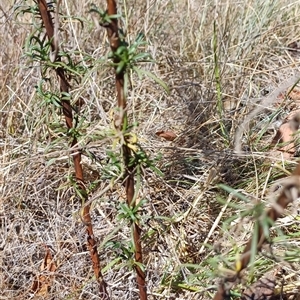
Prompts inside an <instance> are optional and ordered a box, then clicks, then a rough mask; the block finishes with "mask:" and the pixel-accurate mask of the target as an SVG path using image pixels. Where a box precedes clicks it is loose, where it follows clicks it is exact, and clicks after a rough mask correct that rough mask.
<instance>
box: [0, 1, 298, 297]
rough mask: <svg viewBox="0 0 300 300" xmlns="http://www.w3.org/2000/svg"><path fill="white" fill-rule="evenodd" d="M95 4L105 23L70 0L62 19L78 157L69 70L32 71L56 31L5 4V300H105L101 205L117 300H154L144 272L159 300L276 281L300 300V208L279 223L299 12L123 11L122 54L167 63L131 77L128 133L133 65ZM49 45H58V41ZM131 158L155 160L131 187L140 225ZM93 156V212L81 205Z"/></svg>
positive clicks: (266, 8) (1, 158) (294, 6)
mask: <svg viewBox="0 0 300 300" xmlns="http://www.w3.org/2000/svg"><path fill="white" fill-rule="evenodd" d="M92 4H94V5H95V6H96V7H98V8H101V9H102V10H103V11H104V12H105V10H106V6H107V2H106V1H98V0H97V1H93V2H91V1H85V2H80V1H66V0H62V1H61V3H60V14H59V15H58V16H57V17H58V18H59V25H60V26H59V30H58V36H59V39H58V41H59V47H60V49H61V52H64V53H67V54H68V55H69V56H70V58H71V60H72V63H73V64H74V70H76V72H77V73H78V74H77V73H76V74H75V73H73V75H72V76H69V77H68V78H67V79H68V80H69V82H70V89H69V93H70V95H69V96H70V98H68V99H70V103H71V105H72V107H73V108H74V119H73V122H74V124H76V126H78V127H77V128H76V129H78V132H77V131H76V138H77V142H78V143H76V145H73V147H72V148H71V147H70V145H71V142H72V139H71V138H72V137H73V136H72V135H70V132H68V131H67V129H66V128H65V119H64V115H63V112H62V108H61V106H60V96H61V94H60V93H61V91H60V87H59V84H58V82H59V81H58V77H57V75H56V72H57V66H56V67H55V66H51V68H50V67H49V68H48V69H47V70H46V71H45V70H44V67H45V64H43V63H41V62H39V61H37V59H36V57H35V56H34V55H32V54H33V53H35V54H36V52H34V51H36V50H35V49H34V48H33V46H34V42H33V40H32V36H33V35H37V34H39V28H40V26H41V24H42V22H41V20H40V19H38V18H36V17H35V18H34V17H33V15H32V14H31V13H27V12H26V13H24V12H25V10H26V9H27V8H30V7H31V8H32V7H34V5H35V3H34V1H21V0H20V1H14V2H13V1H9V0H4V1H2V2H1V4H0V27H1V30H0V41H1V43H0V49H1V53H2V55H1V56H0V67H1V68H0V75H1V76H0V82H1V84H0V89H1V93H0V114H1V115H0V116H1V118H0V122H1V124H0V125H1V126H0V268H1V271H0V298H1V299H102V298H101V295H99V290H98V286H97V280H96V278H95V274H94V270H93V265H92V262H91V257H90V255H89V248H88V246H87V244H86V241H87V236H86V231H85V226H86V225H87V224H86V222H85V218H84V217H85V216H84V215H83V214H82V207H83V205H84V202H85V201H86V202H88V203H89V204H90V205H91V207H90V215H91V224H92V226H93V233H94V236H93V237H94V239H95V242H96V246H97V250H98V254H99V259H100V265H101V272H102V275H103V278H104V280H105V282H106V284H107V287H106V288H107V292H108V294H109V296H110V298H111V299H120V300H121V299H140V293H139V286H138V285H137V283H136V271H137V270H139V268H140V270H142V271H145V274H146V279H145V281H146V286H147V297H148V299H174V300H175V299H212V298H213V297H214V295H215V293H216V291H217V290H218V286H219V283H220V282H222V279H223V278H225V277H226V276H229V275H232V274H236V272H239V271H241V274H239V275H240V277H239V280H237V281H236V282H235V285H234V286H232V288H231V292H230V293H231V294H230V297H231V299H239V298H240V297H241V295H242V293H243V290H245V289H247V288H248V287H249V286H250V290H251V285H252V283H254V282H257V280H258V279H259V278H261V277H263V278H265V277H264V276H267V277H268V276H269V277H270V278H272V280H274V287H272V288H271V291H272V293H273V294H274V295H277V296H276V297H280V293H281V294H282V296H283V297H288V296H289V297H290V299H297V298H296V296H295V295H297V294H298V292H299V291H298V288H299V285H300V278H299V275H298V273H299V268H300V265H299V254H300V253H299V218H298V205H299V204H298V202H297V200H296V199H293V200H295V201H293V204H292V205H289V206H288V207H287V209H286V210H285V211H284V212H283V211H280V213H284V215H283V218H279V219H278V220H277V221H276V222H275V223H273V222H269V221H270V220H269V219H268V218H267V217H266V214H265V212H266V210H267V209H268V208H270V207H277V206H276V204H274V203H275V202H276V197H277V196H278V195H280V193H281V192H282V191H283V190H282V186H284V187H285V186H286V184H285V183H284V182H283V181H282V180H284V178H285V177H287V176H289V175H291V173H292V172H293V169H294V168H295V166H296V164H297V162H298V158H297V156H298V153H299V146H298V145H299V142H298V137H297V133H294V137H295V140H294V141H293V148H294V149H295V152H294V153H292V155H291V154H290V153H288V155H286V154H287V153H284V152H283V151H282V149H285V148H284V146H285V145H284V146H283V145H275V144H274V143H272V141H273V139H274V136H275V135H276V133H277V130H278V128H279V127H280V126H281V124H282V122H283V120H285V119H286V118H287V116H289V114H290V113H292V112H293V111H295V110H296V109H299V107H298V106H299V100H300V97H299V99H298V98H297V96H295V95H294V94H293V95H292V94H291V95H289V93H288V91H287V90H288V89H289V88H291V87H292V86H293V85H294V84H295V83H297V80H298V78H300V75H299V73H300V72H299V59H300V52H299V51H300V47H298V43H299V42H300V36H299V25H300V23H299V14H300V9H299V3H298V2H297V1H288V0H277V1H256V0H249V1H229V0H227V1H225V0H220V1H210V0H206V1H195V0H173V1H171V0H166V1H163V0H157V1H150V0H147V1H142V0H136V1H129V0H128V1H117V8H118V14H119V15H120V16H119V19H118V26H119V28H121V29H122V32H120V38H121V39H124V41H126V42H127V43H128V44H129V46H130V45H132V44H133V43H134V41H136V40H137V39H136V38H137V37H138V36H142V37H143V39H144V41H145V43H140V44H139V47H138V50H137V52H138V53H146V52H147V53H149V54H150V55H151V57H152V58H153V60H151V61H149V60H147V61H139V62H138V63H137V64H136V65H135V66H138V67H139V68H140V69H141V70H144V73H143V74H142V75H141V74H139V73H137V72H134V71H133V69H128V70H130V71H128V73H127V75H128V79H126V80H127V81H126V84H127V85H126V84H125V88H126V92H127V99H126V100H127V104H126V109H125V111H126V114H127V121H128V128H126V130H125V131H126V132H125V131H124V132H123V131H122V130H123V129H124V127H123V126H121V127H122V128H120V126H119V128H118V126H116V122H117V118H116V116H118V114H120V110H119V108H118V106H117V95H116V87H115V83H116V80H115V79H116V78H115V77H116V73H117V70H118V66H116V63H119V61H118V60H116V59H115V56H114V57H113V59H111V58H110V57H112V56H111V54H110V52H111V51H112V50H111V43H110V40H109V38H111V37H110V36H109V33H108V32H107V26H106V27H105V26H104V27H103V24H99V22H98V23H97V22H96V23H95V17H94V15H93V14H92V13H90V12H89V11H90V9H91V7H94V6H92ZM53 6H54V10H53V12H54V11H55V7H56V1H54V3H53ZM52 16H53V18H55V14H54V13H53V14H52ZM98 21H99V17H98ZM104 25H105V24H104ZM141 34H142V35H141ZM39 38H40V39H41V40H43V39H44V40H45V41H47V37H46V31H45V30H44V29H43V30H42V31H41V32H40V35H39ZM49 51H50V50H49ZM57 55H61V53H60V54H59V53H57ZM149 57H150V56H149ZM145 60H146V59H145ZM62 61H63V62H66V61H67V59H66V56H65V57H63V58H62ZM113 63H115V65H114V64H113ZM43 70H44V71H43ZM74 72H75V71H74ZM45 92H47V93H45ZM50 93H51V94H50ZM53 95H54V96H53ZM47 101H48V102H47ZM253 111H255V113H252V114H251V112H253ZM75 112H76V113H75ZM247 116H248V119H247ZM249 116H250V117H249ZM241 124H242V125H241ZM119 125H120V124H119ZM241 126H242V127H241ZM116 128H117V129H118V130H117V129H116ZM122 143H123V144H122ZM124 145H127V146H128V147H129V148H130V149H131V150H130V151H132V152H131V153H136V152H138V151H137V149H142V150H143V151H144V152H142V153H144V154H145V155H146V156H145V157H144V158H143V159H145V161H142V158H141V160H140V161H139V162H138V163H139V166H141V168H140V169H138V168H137V167H136V168H133V169H132V170H131V171H132V173H130V174H129V175H131V174H133V173H134V172H135V173H134V176H135V186H134V191H135V195H134V200H135V203H136V206H134V207H131V208H130V209H131V210H130V209H129V210H128V207H130V204H131V203H126V201H127V200H128V198H127V197H126V188H125V187H124V184H125V185H126V178H128V176H129V175H128V173H126V172H125V171H124V170H125V169H126V166H124V162H123V158H124V156H122V155H123V154H124V153H123V152H122V151H124ZM122 149H123V150H122ZM280 149H281V150H280ZM236 150H238V151H236ZM279 150H280V151H279ZM78 151H80V153H81V155H82V157H81V166H82V169H83V173H84V174H83V175H84V189H85V190H86V192H87V194H88V200H87V199H82V198H81V197H80V195H79V194H78V191H77V193H76V188H77V185H76V180H74V178H75V177H76V176H75V171H74V162H73V156H74V153H75V154H76V153H78ZM139 153H140V152H139ZM124 168H125V169H124ZM129 169H130V168H129ZM126 170H127V171H128V169H126ZM137 170H139V171H137ZM124 174H127V175H126V176H125V177H124ZM296 198H297V197H296ZM126 199H127V200H126ZM127 204H128V205H127ZM126 205H127V206H126ZM135 208H136V211H135V212H134V214H133V215H132V214H131V212H132V211H133V210H134V209H135ZM276 209H278V210H280V208H278V207H277V208H276ZM128 215H129V216H130V217H131V219H130V218H128ZM135 218H136V219H135ZM133 219H134V221H132V220H133ZM256 221H257V222H256ZM133 224H138V225H139V228H140V229H141V233H140V234H141V235H140V238H139V239H138V240H139V241H140V242H141V243H140V244H141V247H142V252H143V262H142V264H136V260H135V251H136V244H135V243H134V239H133V237H132V235H133V232H134V230H133V229H132V228H133V227H132V226H131V225H133ZM256 224H260V226H261V228H263V231H264V233H265V235H266V242H265V243H264V245H263V246H262V249H261V251H259V253H256V248H255V247H254V246H253V247H252V248H251V249H250V250H251V251H250V252H251V253H250V259H249V260H250V262H249V265H248V266H247V268H245V270H243V271H242V270H240V269H239V267H240V266H239V265H238V263H236V262H239V261H240V260H239V259H240V255H241V253H242V252H243V249H244V247H245V245H246V244H247V242H248V240H249V239H250V237H251V236H252V237H254V240H255V232H256V231H255V230H256V227H257V225H256ZM274 270H276V272H275V271H274ZM277 270H278V271H277ZM271 271H274V272H275V273H274V272H273V273H272V274H271V273H270V272H271ZM273 294H272V295H273ZM244 297H246V296H244ZM274 297H275V296H274ZM245 299H247V298H245ZM274 299H275V298H274Z"/></svg>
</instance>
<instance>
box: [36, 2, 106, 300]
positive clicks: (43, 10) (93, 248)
mask: <svg viewBox="0 0 300 300" xmlns="http://www.w3.org/2000/svg"><path fill="white" fill-rule="evenodd" d="M60 1H61V0H58V2H57V7H56V9H57V10H58V9H59V4H60ZM38 6H39V10H40V14H41V17H42V20H43V23H44V26H45V28H46V33H47V36H48V39H49V40H50V41H51V50H52V53H56V55H55V56H56V57H54V60H56V61H59V60H60V58H59V57H57V53H58V50H59V49H58V42H57V39H58V36H55V28H54V25H53V22H52V18H51V15H50V12H49V10H48V7H47V3H46V1H45V0H38ZM57 16H58V11H57V12H56V17H57ZM56 21H57V18H56ZM55 26H58V24H55ZM56 74H57V76H58V77H59V81H60V91H61V92H65V93H68V92H69V88H70V85H69V82H68V81H67V79H66V76H65V72H64V70H63V68H57V69H56ZM61 103H62V108H63V114H64V117H65V121H66V125H67V128H68V129H72V128H73V112H72V106H71V103H70V101H69V100H65V99H61ZM75 145H77V139H76V137H73V140H72V142H71V147H72V148H73V147H74V146H75ZM72 157H73V162H74V168H75V176H76V183H77V185H78V188H79V190H81V191H82V196H83V197H84V200H85V201H87V200H88V195H87V192H86V188H85V185H84V178H83V169H82V164H81V153H80V152H79V151H77V150H75V151H73V152H72ZM90 208H91V204H89V205H85V206H84V207H83V213H82V218H83V222H84V224H85V226H86V232H87V245H88V249H89V251H90V255H91V259H92V264H93V269H94V273H95V277H96V280H97V281H98V284H99V292H100V295H101V297H102V299H105V300H108V299H109V295H108V293H107V290H106V283H105V281H104V279H103V276H102V273H101V267H100V259H99V255H98V250H97V244H96V241H95V239H94V233H93V226H92V221H91V215H90Z"/></svg>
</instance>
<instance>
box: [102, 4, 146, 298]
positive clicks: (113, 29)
mask: <svg viewBox="0 0 300 300" xmlns="http://www.w3.org/2000/svg"><path fill="white" fill-rule="evenodd" d="M107 7H108V9H107V11H108V15H116V14H117V4H116V1H114V0H107ZM106 28H107V33H108V37H109V42H110V47H111V50H112V51H113V52H115V51H116V50H117V49H118V47H119V45H120V44H121V40H120V38H119V32H118V20H117V19H111V22H110V23H109V24H108V25H107V26H106ZM114 63H115V64H118V63H119V61H118V59H116V58H115V59H114ZM116 91H117V100H118V108H119V112H118V114H117V115H116V117H115V127H116V128H117V129H118V130H120V131H121V130H122V128H123V123H124V117H125V116H126V98H125V94H124V72H123V71H122V72H120V73H118V74H117V73H116ZM122 149H123V155H124V163H125V178H126V179H125V189H126V198H127V204H128V206H130V207H134V206H135V205H136V204H135V203H134V201H133V200H134V172H135V170H134V168H133V167H131V166H129V161H130V157H131V150H130V148H129V147H127V146H126V145H123V147H122ZM132 226H133V238H134V246H135V261H136V262H137V263H139V264H142V263H143V256H142V243H141V229H140V227H139V226H138V224H136V223H134V224H133V225H132ZM135 270H136V274H137V284H138V287H139V292H140V299H141V300H146V299H147V290H146V282H145V278H146V275H145V272H144V271H143V270H142V269H141V268H140V267H139V266H138V265H135Z"/></svg>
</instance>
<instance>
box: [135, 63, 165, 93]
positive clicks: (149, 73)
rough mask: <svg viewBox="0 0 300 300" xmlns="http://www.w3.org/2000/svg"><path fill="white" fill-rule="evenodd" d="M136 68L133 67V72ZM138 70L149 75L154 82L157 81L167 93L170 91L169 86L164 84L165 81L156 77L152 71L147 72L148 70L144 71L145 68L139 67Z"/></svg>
mask: <svg viewBox="0 0 300 300" xmlns="http://www.w3.org/2000/svg"><path fill="white" fill-rule="evenodd" d="M136 69H137V68H136V67H133V70H134V71H135V72H137V70H136ZM139 72H141V73H142V74H144V75H146V76H148V77H150V78H151V79H153V80H154V81H155V82H156V83H158V84H159V85H160V86H161V87H162V88H164V90H165V91H166V92H167V93H168V94H169V93H170V90H169V87H168V86H167V85H166V83H165V82H164V81H163V80H161V79H160V78H158V77H157V76H155V75H154V74H153V73H151V72H149V71H146V70H143V69H139Z"/></svg>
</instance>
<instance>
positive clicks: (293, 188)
mask: <svg viewBox="0 0 300 300" xmlns="http://www.w3.org/2000/svg"><path fill="white" fill-rule="evenodd" d="M299 195H300V163H298V165H297V167H296V169H295V170H294V172H293V174H292V176H291V177H290V178H288V179H287V181H286V183H285V186H284V188H283V191H282V192H281V194H280V195H279V197H278V199H277V202H276V205H274V206H273V207H272V208H271V209H270V210H269V211H268V212H267V216H268V217H269V218H270V219H271V220H273V221H274V222H275V221H276V220H277V219H278V218H280V217H282V214H283V210H284V209H285V208H286V207H287V205H288V204H289V203H291V202H293V200H295V198H297V197H299ZM265 241H266V236H265V234H264V232H263V228H262V226H261V225H260V224H259V225H258V243H257V245H256V249H257V252H258V251H260V250H261V248H262V245H263V243H264V242H265ZM252 242H253V237H252V238H251V239H250V240H249V241H248V243H247V245H246V247H245V249H244V251H243V254H242V256H241V260H240V262H239V263H240V267H239V272H237V274H236V275H234V276H229V277H227V278H225V280H224V281H223V282H222V283H221V284H220V286H219V289H218V291H217V293H216V294H215V297H214V300H223V299H226V297H227V296H228V293H229V289H228V287H227V288H226V287H225V285H226V282H227V283H230V285H232V284H233V282H234V281H235V280H236V279H237V278H238V277H239V276H240V273H241V271H242V270H243V269H245V268H246V267H247V265H248V263H249V261H250V258H251V245H252Z"/></svg>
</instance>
